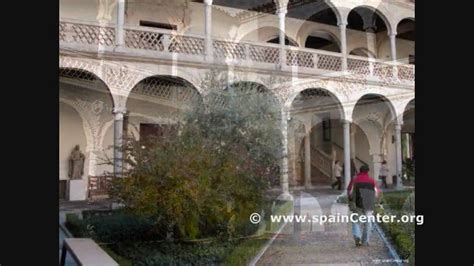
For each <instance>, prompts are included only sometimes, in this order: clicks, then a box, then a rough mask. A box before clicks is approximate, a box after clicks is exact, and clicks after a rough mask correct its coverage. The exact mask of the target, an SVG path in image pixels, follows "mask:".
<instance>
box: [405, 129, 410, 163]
mask: <svg viewBox="0 0 474 266" xmlns="http://www.w3.org/2000/svg"><path fill="white" fill-rule="evenodd" d="M410 142H411V139H410V133H406V134H405V152H406V153H405V157H406V158H411V150H410V149H411V145H410Z"/></svg>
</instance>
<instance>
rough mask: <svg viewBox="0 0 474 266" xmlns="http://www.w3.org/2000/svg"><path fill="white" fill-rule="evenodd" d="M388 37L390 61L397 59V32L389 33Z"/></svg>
mask: <svg viewBox="0 0 474 266" xmlns="http://www.w3.org/2000/svg"><path fill="white" fill-rule="evenodd" d="M388 37H389V39H390V55H391V58H392V61H394V62H395V61H397V33H390V34H389V35H388Z"/></svg>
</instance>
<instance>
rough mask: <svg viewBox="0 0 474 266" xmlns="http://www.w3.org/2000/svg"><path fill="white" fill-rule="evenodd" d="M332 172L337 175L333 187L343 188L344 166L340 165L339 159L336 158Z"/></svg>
mask: <svg viewBox="0 0 474 266" xmlns="http://www.w3.org/2000/svg"><path fill="white" fill-rule="evenodd" d="M332 172H333V173H334V176H335V177H336V181H335V182H334V183H332V185H331V187H332V188H333V189H334V187H336V186H337V189H338V190H341V188H342V166H341V165H340V163H339V161H338V160H336V161H335V162H334V165H333V167H332Z"/></svg>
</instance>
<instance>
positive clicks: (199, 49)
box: [59, 21, 415, 84]
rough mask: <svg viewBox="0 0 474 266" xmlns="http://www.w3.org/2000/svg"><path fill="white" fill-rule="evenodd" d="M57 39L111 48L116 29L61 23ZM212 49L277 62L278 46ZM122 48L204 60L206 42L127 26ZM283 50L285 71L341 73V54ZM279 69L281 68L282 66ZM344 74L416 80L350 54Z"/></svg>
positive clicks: (232, 57)
mask: <svg viewBox="0 0 474 266" xmlns="http://www.w3.org/2000/svg"><path fill="white" fill-rule="evenodd" d="M59 39H60V42H61V43H73V44H80V45H95V46H105V47H111V48H114V47H115V29H114V27H113V25H100V24H92V23H84V22H76V21H73V22H71V21H61V22H60V23H59ZM212 47H213V58H214V59H222V60H221V61H224V60H225V61H231V62H232V61H233V62H235V63H240V62H244V63H245V64H247V63H264V64H272V65H275V64H279V63H280V46H279V45H278V44H271V43H249V42H232V41H226V40H219V39H213V41H212ZM124 48H126V49H131V50H137V51H148V52H154V51H155V52H162V53H174V54H181V55H189V56H203V57H204V56H205V39H204V37H202V36H193V35H188V34H187V35H178V34H177V33H176V32H173V31H170V30H158V29H144V28H142V27H126V28H125V29H124ZM285 49H286V51H285V52H286V58H285V59H286V60H285V65H284V67H286V69H287V70H289V68H294V67H298V68H301V70H298V71H302V72H305V73H309V74H311V73H312V72H313V71H314V70H323V71H332V72H341V70H342V56H341V54H340V53H334V52H327V51H322V50H315V49H306V48H299V47H292V46H287V47H285ZM132 52H133V51H132ZM149 54H150V53H149ZM150 55H152V54H150ZM152 56H153V55H152ZM194 58H196V57H194ZM199 60H201V59H199ZM282 69H284V68H283V67H282ZM345 73H349V74H351V75H352V76H354V78H359V79H375V80H380V81H384V82H390V83H406V84H413V81H414V79H415V68H414V66H413V65H404V64H394V63H391V62H383V61H381V60H377V59H370V58H365V57H360V56H352V55H349V56H348V59H347V71H346V72H345ZM341 74H342V73H341Z"/></svg>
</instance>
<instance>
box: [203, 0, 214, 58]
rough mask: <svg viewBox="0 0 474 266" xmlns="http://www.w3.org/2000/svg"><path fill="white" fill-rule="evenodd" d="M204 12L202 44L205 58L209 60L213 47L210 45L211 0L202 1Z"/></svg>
mask: <svg viewBox="0 0 474 266" xmlns="http://www.w3.org/2000/svg"><path fill="white" fill-rule="evenodd" d="M204 5H205V7H204V12H205V25H204V35H205V40H204V45H205V54H206V59H207V60H211V59H212V56H213V49H212V48H213V47H212V36H211V35H212V0H205V1H204Z"/></svg>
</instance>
